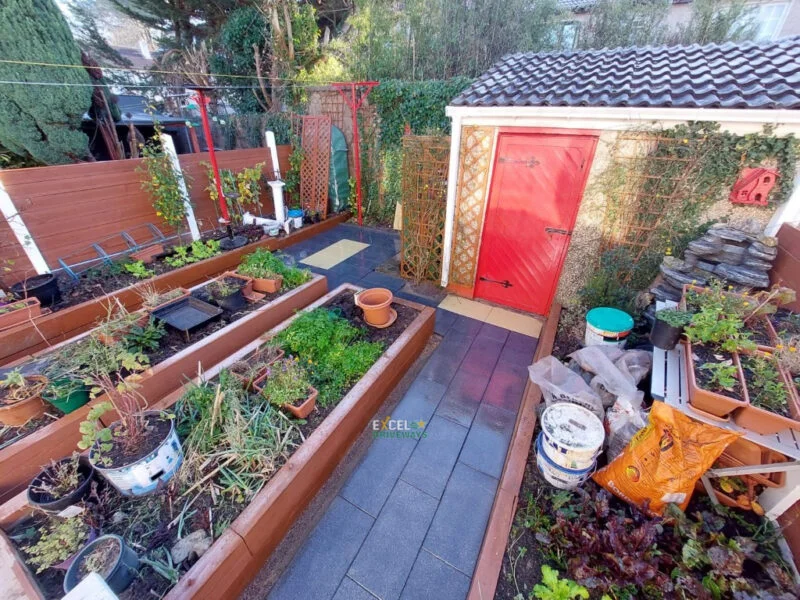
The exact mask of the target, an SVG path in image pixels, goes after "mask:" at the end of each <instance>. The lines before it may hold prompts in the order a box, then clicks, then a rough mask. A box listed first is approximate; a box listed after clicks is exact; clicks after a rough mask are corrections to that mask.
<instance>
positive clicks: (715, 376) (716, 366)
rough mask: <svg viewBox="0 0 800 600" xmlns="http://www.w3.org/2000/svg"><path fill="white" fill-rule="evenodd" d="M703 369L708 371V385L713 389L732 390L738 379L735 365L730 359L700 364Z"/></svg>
mask: <svg viewBox="0 0 800 600" xmlns="http://www.w3.org/2000/svg"><path fill="white" fill-rule="evenodd" d="M700 368H701V369H702V370H703V371H708V373H709V379H708V386H709V387H710V388H711V389H713V390H727V391H729V392H731V391H733V389H734V387H736V384H737V382H738V381H739V379H738V377H737V369H736V365H734V364H733V361H732V360H724V361H721V362H708V363H705V364H702V365H700Z"/></svg>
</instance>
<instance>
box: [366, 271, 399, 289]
mask: <svg viewBox="0 0 800 600" xmlns="http://www.w3.org/2000/svg"><path fill="white" fill-rule="evenodd" d="M405 284H406V282H405V281H403V280H402V279H401V278H400V277H395V276H393V275H387V274H386V273H379V272H377V271H371V272H370V273H367V275H366V276H364V277H362V278H361V280H360V281H359V282H358V285H360V286H361V287H365V288H371V287H382V288H386V289H387V290H391V291H392V292H396V291H397V290H399V289H400V288H402V287H403V286H404V285H405Z"/></svg>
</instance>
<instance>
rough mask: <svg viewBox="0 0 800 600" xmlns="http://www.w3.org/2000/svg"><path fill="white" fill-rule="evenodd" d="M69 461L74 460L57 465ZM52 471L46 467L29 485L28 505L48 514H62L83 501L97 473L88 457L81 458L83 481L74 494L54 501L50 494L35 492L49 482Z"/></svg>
mask: <svg viewBox="0 0 800 600" xmlns="http://www.w3.org/2000/svg"><path fill="white" fill-rule="evenodd" d="M69 460H72V458H70V457H67V458H62V459H61V460H59V461H57V464H60V463H63V462H66V461H69ZM50 469H51V467H45V468H44V469H43V470H42V472H41V473H39V474H38V475H37V476H36V477H34V478H33V480H32V481H31V482H30V483H29V484H28V504H30V505H31V506H34V507H36V508H40V509H42V510H43V511H45V512H48V513H60V512H61V511H62V510H64V509H65V508H67V507H68V506H72V505H73V504H77V503H78V502H80V501H81V500H83V499H84V498H85V497H86V495H87V494H88V493H89V490H90V489H91V486H92V480H93V479H94V473H95V471H94V467H92V465H91V463H90V462H89V459H88V457H86V456H81V457H80V458H79V459H78V472H79V473H80V474H81V475H83V481H82V482H81V484H80V485H79V486H78V487H77V488H76V489H75V490H74V491H73V492H71V493H70V494H67V495H66V496H63V497H61V498H55V499H53V498H52V497H51V496H50V495H49V494H44V493H42V492H37V491H34V490H33V488H36V487H38V486H40V485H41V484H42V483H43V482H46V481H47V480H48V478H49V475H48V474H49V472H50Z"/></svg>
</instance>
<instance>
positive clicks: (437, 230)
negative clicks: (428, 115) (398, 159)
mask: <svg viewBox="0 0 800 600" xmlns="http://www.w3.org/2000/svg"><path fill="white" fill-rule="evenodd" d="M449 156H450V138H449V137H443V136H418V135H407V136H405V137H404V138H403V167H402V176H403V230H402V234H401V254H400V256H401V261H400V274H401V275H402V276H403V277H406V278H408V279H413V280H415V281H422V280H433V281H438V279H439V278H440V277H441V273H442V247H443V243H444V219H445V211H446V207H447V168H448V160H449Z"/></svg>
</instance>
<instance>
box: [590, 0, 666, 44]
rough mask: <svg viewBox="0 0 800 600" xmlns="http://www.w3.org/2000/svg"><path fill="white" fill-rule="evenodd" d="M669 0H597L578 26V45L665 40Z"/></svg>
mask: <svg viewBox="0 0 800 600" xmlns="http://www.w3.org/2000/svg"><path fill="white" fill-rule="evenodd" d="M671 5H672V2H671V0H655V1H654V2H639V1H638V0H599V1H598V2H597V3H595V4H593V5H592V7H591V10H590V11H589V18H588V19H587V20H586V22H585V23H583V24H582V25H581V26H580V33H579V35H578V47H580V48H621V47H627V46H647V45H650V44H659V43H663V41H665V38H666V37H667V34H668V29H667V15H668V14H669V10H670V7H671Z"/></svg>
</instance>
